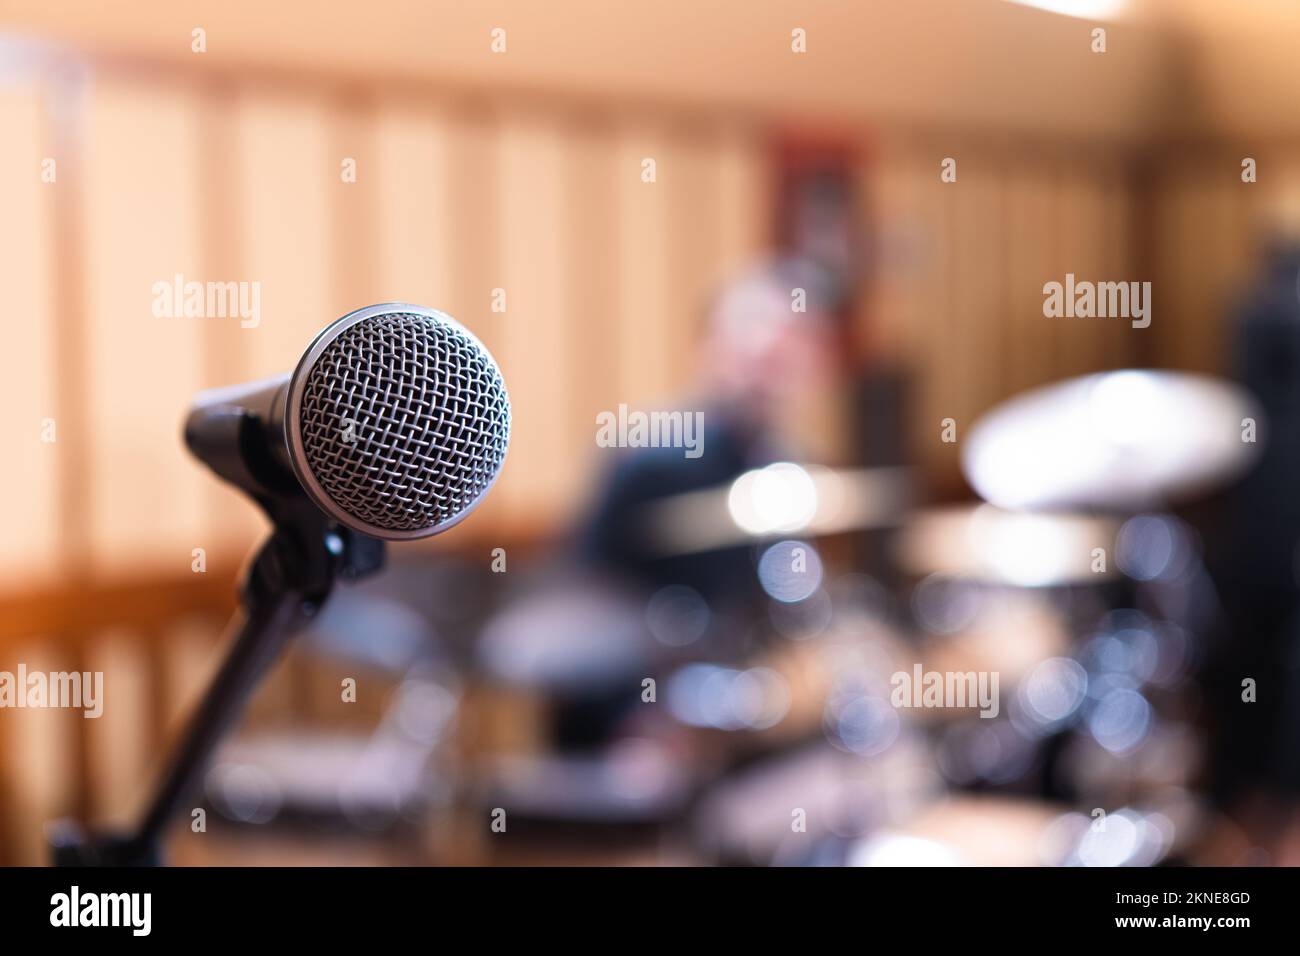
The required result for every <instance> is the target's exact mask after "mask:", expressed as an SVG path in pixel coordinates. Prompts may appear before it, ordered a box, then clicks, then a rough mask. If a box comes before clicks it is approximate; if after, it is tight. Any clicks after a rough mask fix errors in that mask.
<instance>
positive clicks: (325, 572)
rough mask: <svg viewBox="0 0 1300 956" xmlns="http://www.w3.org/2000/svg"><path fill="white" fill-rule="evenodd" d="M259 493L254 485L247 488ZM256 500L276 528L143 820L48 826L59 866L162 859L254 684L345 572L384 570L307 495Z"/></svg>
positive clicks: (377, 557)
mask: <svg viewBox="0 0 1300 956" xmlns="http://www.w3.org/2000/svg"><path fill="white" fill-rule="evenodd" d="M247 490H250V491H251V490H253V489H247ZM254 497H255V498H256V499H257V501H258V503H259V504H260V505H261V506H262V508H263V509H264V510H265V511H266V512H267V514H268V515H270V517H271V520H272V523H273V530H272V532H271V535H270V537H269V538H268V539H267V540H266V542H265V543H264V544H263V545H262V547H261V549H260V550H259V551H258V552H257V554H256V556H255V557H254V558H253V561H252V563H251V564H250V565H249V567H248V569H247V571H246V572H245V575H244V580H243V583H242V585H241V587H240V605H241V606H240V609H239V610H238V611H236V613H235V615H234V617H233V618H232V620H231V624H230V630H231V631H232V632H233V635H234V641H233V643H232V645H231V647H230V651H229V652H228V654H227V655H226V659H225V661H224V662H223V663H222V665H221V669H220V670H219V671H218V672H217V675H216V677H215V678H214V679H213V681H212V683H211V685H210V686H209V687H208V690H207V692H206V693H205V694H204V696H203V699H202V701H201V702H200V703H199V706H198V709H197V711H196V712H195V714H194V716H193V717H192V718H191V721H190V723H189V726H188V727H187V729H186V731H185V735H184V737H183V738H182V741H181V744H180V747H179V749H178V750H177V751H176V752H175V754H174V756H173V759H172V762H171V765H170V767H169V769H168V771H167V773H166V775H165V776H164V777H163V779H162V782H161V783H160V784H159V786H158V788H157V790H156V791H155V793H154V797H153V800H152V802H151V803H150V805H149V809H148V811H147V812H146V813H145V815H144V817H143V819H142V820H141V822H140V824H139V826H138V827H137V828H136V829H135V830H134V831H133V832H130V833H127V834H125V835H103V836H99V837H91V836H88V835H87V834H86V833H85V832H84V831H82V829H81V828H80V827H79V826H78V825H77V824H76V823H74V822H71V821H59V822H57V823H54V824H52V825H51V827H50V830H49V841H50V846H51V850H52V852H53V860H54V863H55V865H56V866H157V865H160V864H161V862H162V856H161V843H162V838H163V836H164V834H165V831H166V829H167V825H168V823H169V822H170V821H171V820H172V819H173V817H174V816H175V815H176V814H177V813H178V812H179V811H180V810H181V808H182V807H183V806H184V805H185V803H186V801H187V800H188V799H190V798H191V797H192V795H193V794H194V792H195V791H196V789H197V787H198V784H199V781H200V778H201V777H202V775H203V773H204V771H205V769H206V768H207V765H208V761H209V759H210V758H211V757H212V754H213V752H214V751H215V750H216V748H217V745H218V744H219V743H220V741H221V739H222V737H223V736H225V734H226V732H227V731H228V730H229V729H230V728H231V726H232V725H233V724H234V723H235V721H236V720H237V719H238V717H239V716H240V714H241V713H242V712H243V709H244V705H245V704H246V703H247V702H248V699H249V697H250V696H252V692H253V689H254V688H255V687H256V686H257V684H258V682H259V681H260V680H261V678H262V677H263V676H264V675H265V674H266V672H267V671H268V670H269V669H270V667H271V665H272V664H273V663H274V662H275V660H276V659H277V658H278V657H279V656H280V652H281V651H282V650H283V649H284V648H285V647H286V646H287V644H288V643H289V641H290V640H291V639H292V638H293V636H294V635H295V634H296V633H297V632H299V631H300V630H301V629H302V628H303V626H304V625H305V624H306V623H307V622H308V621H310V620H311V618H312V617H313V616H314V615H315V614H316V612H317V611H319V610H320V608H321V607H322V606H323V605H324V603H325V600H326V599H327V598H328V597H329V594H330V591H331V590H332V589H333V586H334V583H335V581H336V580H338V579H339V578H345V579H356V578H361V577H364V576H366V575H368V574H371V573H373V572H375V571H377V570H379V569H380V568H381V567H382V566H383V563H384V543H383V542H382V541H379V540H377V539H375V538H371V537H368V536H366V535H363V534H360V533H358V532H355V531H352V530H350V529H348V528H346V527H343V526H342V525H339V524H336V523H335V522H333V521H331V520H330V519H329V518H327V517H326V516H325V515H324V514H322V513H321V512H320V511H319V510H318V509H317V508H316V507H315V506H314V505H312V504H311V503H310V502H309V501H308V500H307V499H306V497H305V496H303V495H301V494H291V495H279V494H266V493H264V489H258V492H257V493H255V494H254Z"/></svg>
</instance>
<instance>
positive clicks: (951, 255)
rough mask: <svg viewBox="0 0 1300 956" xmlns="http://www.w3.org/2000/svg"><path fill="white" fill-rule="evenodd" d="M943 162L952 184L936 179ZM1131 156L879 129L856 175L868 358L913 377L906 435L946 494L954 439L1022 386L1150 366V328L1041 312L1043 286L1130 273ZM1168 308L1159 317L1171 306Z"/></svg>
mask: <svg viewBox="0 0 1300 956" xmlns="http://www.w3.org/2000/svg"><path fill="white" fill-rule="evenodd" d="M945 157H952V158H953V159H955V160H956V161H957V181H956V182H953V183H944V182H942V181H941V180H940V164H941V162H942V160H943V159H944V158H945ZM1134 168H1135V167H1134V163H1133V160H1132V157H1130V156H1129V155H1128V154H1126V153H1122V152H1116V151H1104V150H1099V149H1096V148H1089V147H1086V146H1079V145H1077V144H1071V145H1068V146H1066V145H1061V144H1054V143H1051V142H1046V143H1045V142H1043V141H1035V140H1023V141H1006V140H1005V139H1002V140H1001V141H999V140H998V139H996V138H994V139H990V138H985V139H982V140H979V139H970V138H965V139H963V138H961V137H951V138H939V137H934V138H897V137H886V138H885V140H884V141H883V142H881V143H880V144H879V145H878V147H877V148H876V149H875V150H873V151H872V153H871V155H870V157H869V159H868V161H867V162H865V163H864V164H863V166H862V169H861V175H860V181H861V186H862V190H861V191H862V194H863V197H864V200H863V201H864V203H865V204H866V207H867V212H866V215H867V216H868V217H871V218H872V219H874V221H875V222H876V227H877V245H876V260H875V263H874V276H875V278H874V280H873V284H872V294H871V295H870V296H869V297H868V298H867V300H866V301H865V302H864V304H863V308H862V311H861V313H860V316H859V320H860V322H861V324H862V328H863V333H864V335H865V336H866V337H867V340H868V342H869V357H870V358H873V359H879V360H883V361H887V362H893V363H898V364H901V365H902V366H903V367H905V368H907V369H908V370H909V371H910V372H911V374H912V376H913V377H914V378H913V392H912V397H913V403H912V406H911V407H910V409H909V420H908V422H907V427H906V431H905V434H906V436H907V437H908V439H909V440H910V441H911V451H912V455H913V458H914V460H915V461H916V462H917V463H918V464H920V465H922V466H923V468H924V474H926V475H927V477H928V478H929V479H930V480H931V481H932V482H933V483H934V484H935V485H937V486H938V487H939V488H940V489H942V490H943V491H944V492H946V493H951V492H952V491H953V490H955V489H957V488H958V487H959V486H960V477H959V469H958V451H959V448H960V443H958V444H949V443H944V442H941V441H940V440H939V439H940V427H941V426H940V422H941V421H942V420H943V419H945V418H953V419H955V420H956V422H957V426H958V437H959V439H960V437H961V436H962V435H963V434H964V430H965V429H967V428H969V427H970V425H971V423H972V422H973V421H974V420H975V419H976V418H978V416H979V415H980V414H982V413H983V412H985V411H987V410H988V409H989V408H991V407H992V406H993V405H995V404H996V403H997V402H999V401H1001V400H1002V399H1004V398H1007V397H1008V396H1010V395H1013V394H1015V393H1016V392H1019V391H1022V390H1024V389H1027V388H1032V387H1034V386H1036V385H1041V384H1045V383H1046V382H1049V381H1052V380H1054V379H1058V378H1064V377H1069V376H1073V375H1080V374H1084V373H1087V372H1092V371H1098V370H1101V369H1105V368H1117V367H1123V366H1126V365H1135V364H1142V362H1143V360H1144V357H1145V353H1146V351H1147V347H1148V346H1149V345H1150V344H1151V335H1152V332H1151V329H1134V328H1132V327H1131V326H1130V325H1129V323H1127V322H1123V321H1119V320H1114V319H1058V318H1047V317H1045V316H1044V315H1043V293H1042V288H1043V284H1044V283H1045V282H1049V281H1053V280H1056V281H1063V280H1064V277H1065V274H1066V273H1067V272H1073V273H1075V275H1076V276H1077V277H1078V278H1079V279H1092V280H1094V281H1098V280H1137V279H1143V278H1149V276H1147V275H1145V274H1144V272H1143V265H1142V262H1143V260H1142V256H1141V254H1140V250H1139V249H1138V248H1137V247H1136V240H1135V236H1136V233H1135V228H1136V226H1137V219H1138V217H1139V216H1140V215H1141V206H1140V201H1141V194H1140V192H1139V190H1138V189H1137V188H1136V181H1135V179H1134ZM1163 314H1164V313H1162V315H1163Z"/></svg>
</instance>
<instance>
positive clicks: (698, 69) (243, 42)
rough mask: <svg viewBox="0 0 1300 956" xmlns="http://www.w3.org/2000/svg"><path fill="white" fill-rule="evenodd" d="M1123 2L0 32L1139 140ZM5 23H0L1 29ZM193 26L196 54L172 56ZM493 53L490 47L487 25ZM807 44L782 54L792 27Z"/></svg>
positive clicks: (80, 15)
mask: <svg viewBox="0 0 1300 956" xmlns="http://www.w3.org/2000/svg"><path fill="white" fill-rule="evenodd" d="M1148 5H1149V0H1134V11H1133V12H1134V16H1133V17H1131V18H1129V19H1125V20H1123V21H1121V22H1117V23H1110V24H1107V25H1106V27H1107V29H1108V31H1109V33H1108V41H1109V42H1108V51H1107V53H1106V54H1105V55H1104V56H1098V55H1094V54H1093V53H1092V52H1091V51H1090V42H1091V41H1090V31H1091V29H1092V28H1093V26H1095V24H1094V23H1091V22H1089V21H1087V20H1078V19H1074V18H1071V17H1062V16H1058V15H1055V14H1052V13H1046V12H1043V11H1041V10H1035V9H1031V8H1028V7H1025V6H1021V5H1018V4H1013V3H1007V2H1005V0H872V2H870V3H867V2H846V0H803V2H801V3H798V4H790V3H787V2H785V0H744V2H743V3H734V2H715V3H701V2H699V0H657V2H654V3H611V2H609V0H550V2H546V3H538V2H534V0H487V2H474V3H464V2H460V0H372V2H370V3H368V4H366V5H365V7H364V9H362V8H358V7H356V6H355V5H349V4H325V3H318V2H314V0H280V2H276V3H263V2H257V0H233V2H227V3H222V4H211V3H207V2H202V0H135V2H133V3H132V4H131V6H130V11H129V13H128V12H125V11H124V9H122V8H117V7H114V6H112V5H104V4H97V3H93V2H91V0H72V2H64V3H48V2H46V0H8V2H7V3H6V4H5V11H4V13H5V14H6V15H7V17H8V23H9V24H10V28H11V29H13V30H16V31H21V32H25V33H28V34H32V35H35V36H38V37H48V38H51V39H54V40H57V41H60V42H68V43H72V44H75V45H78V46H83V47H85V48H87V49H90V50H94V51H98V52H109V53H113V54H117V55H121V56H125V57H129V58H130V57H134V58H139V57H144V58H147V59H153V60H164V61H168V62H179V63H183V64H185V65H187V66H191V67H194V68H196V69H200V70H203V69H208V70H212V69H238V70H240V71H241V72H244V73H245V74H247V75H256V74H257V72H258V71H259V70H265V69H268V68H270V69H274V70H276V71H278V72H281V73H283V74H286V75H288V76H297V77H306V76H310V75H313V74H325V75H327V76H334V77H338V76H349V77H352V78H362V79H366V80H375V79H381V78H387V79H402V78H405V79H413V80H420V81H430V80H432V81H435V82H438V83H440V84H450V85H454V86H461V87H464V88H467V89H477V90H496V91H502V90H512V91H514V92H516V93H519V94H522V95H526V96H532V97H537V98H542V99H546V98H549V99H555V98H557V97H571V98H577V99H580V100H583V101H588V102H589V101H592V100H602V99H603V100H607V101H608V100H613V101H616V102H619V103H621V104H627V103H629V102H632V101H648V102H652V103H658V104H663V105H665V106H667V107H670V108H679V107H682V106H687V105H693V106H697V107H699V106H707V107H708V108H710V109H728V110H742V111H748V112H754V113H758V114H760V115H763V116H766V117H772V118H780V119H782V120H783V121H793V122H803V123H810V122H812V123H815V122H825V121H834V122H841V123H844V122H849V123H866V122H870V123H892V122H902V123H906V124H919V125H922V126H936V125H941V126H960V127H966V128H976V129H979V128H985V127H998V128H1005V129H1013V130H1014V129H1019V130H1040V131H1050V132H1054V133H1059V134H1062V135H1070V136H1099V137H1103V138H1106V139H1113V138H1121V139H1130V140H1132V139H1141V138H1143V137H1145V136H1146V135H1148V133H1149V132H1150V129H1151V124H1152V122H1153V121H1160V120H1161V119H1163V118H1164V117H1165V116H1166V115H1167V107H1168V105H1169V103H1170V97H1171V96H1172V95H1173V93H1174V92H1175V90H1174V88H1173V86H1172V85H1171V80H1172V79H1173V75H1172V74H1171V66H1172V64H1171V60H1170V55H1171V51H1170V49H1169V43H1168V37H1167V35H1166V33H1165V32H1164V31H1163V30H1162V29H1161V28H1160V26H1159V25H1158V24H1157V23H1154V22H1151V21H1149V20H1148V19H1147V18H1145V17H1143V16H1142V15H1141V14H1143V13H1144V12H1145V11H1146V9H1147V7H1148ZM4 26H5V24H4V23H3V22H0V29H4ZM196 26H201V27H203V28H204V29H205V30H206V31H207V37H208V52H207V53H205V54H202V55H201V56H200V55H195V54H193V53H191V51H190V34H191V30H193V29H194V28H195V27H196ZM495 27H501V28H504V29H505V30H506V31H507V32H506V37H507V51H506V52H505V53H504V54H493V53H492V52H491V50H490V48H489V42H490V36H489V33H490V31H491V30H492V29H493V28H495ZM796 27H798V28H802V29H804V30H805V31H806V33H807V49H808V52H807V53H806V54H803V55H795V54H793V53H791V50H790V37H791V30H793V29H794V28H796Z"/></svg>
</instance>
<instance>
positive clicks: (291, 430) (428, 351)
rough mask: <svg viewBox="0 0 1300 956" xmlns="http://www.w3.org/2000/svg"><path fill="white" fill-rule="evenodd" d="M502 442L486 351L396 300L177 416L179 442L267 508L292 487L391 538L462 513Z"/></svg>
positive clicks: (442, 320)
mask: <svg viewBox="0 0 1300 956" xmlns="http://www.w3.org/2000/svg"><path fill="white" fill-rule="evenodd" d="M509 442H510V398H509V396H508V395H507V393H506V387H505V382H504V381H503V380H502V378H501V372H500V370H499V369H498V368H497V364H496V362H495V361H494V360H493V358H492V356H491V354H489V352H488V350H487V349H486V348H484V346H483V344H482V343H481V342H479V340H478V339H477V338H475V337H474V335H473V334H472V333H471V332H470V331H469V330H468V329H466V328H465V327H464V326H462V325H461V324H460V323H459V322H457V321H456V320H455V319H453V318H452V317H451V316H449V315H446V314H445V313H443V312H438V311H436V310H434V309H426V308H422V307H420V306H416V305H409V304H407V303H401V302H390V303H385V304H383V305H372V306H368V307H366V308H364V309H358V310H356V311H355V312H350V313H349V314H347V315H345V316H343V317H342V318H341V319H338V320H337V321H335V322H333V323H332V324H330V325H329V326H327V327H326V328H325V329H324V330H323V331H321V333H320V334H319V335H317V336H316V339H315V340H314V341H313V342H312V343H311V345H310V346H309V347H308V348H307V351H306V353H305V354H304V355H303V356H302V359H301V360H300V361H299V362H298V365H297V367H296V368H295V369H294V371H293V372H292V374H289V375H281V376H278V377H276V378H271V379H265V380H263V381H258V382H252V383H249V384H246V385H237V386H233V387H229V388H220V389H212V390H209V391H206V392H201V393H200V394H199V395H197V396H196V397H195V400H194V405H193V407H192V409H191V411H190V413H189V416H188V417H187V419H186V422H185V443H186V445H187V446H188V447H189V449H190V451H191V452H192V453H193V454H194V455H195V456H196V457H197V458H198V459H199V460H201V461H203V462H204V463H205V464H207V465H208V466H209V467H210V468H211V469H212V470H213V471H215V472H216V473H217V474H218V475H220V476H221V477H222V478H224V479H226V480H227V481H229V482H231V483H232V484H235V485H237V486H239V487H241V488H243V489H244V490H245V491H246V492H248V493H249V494H250V495H252V496H253V497H254V498H255V499H256V500H257V501H258V503H259V504H261V505H262V507H263V508H264V509H265V510H267V511H268V513H269V514H271V516H272V519H273V520H275V519H276V517H277V508H278V507H279V506H280V505H282V503H283V502H285V501H286V500H291V499H300V498H301V497H302V496H303V495H305V496H306V498H307V499H308V500H309V501H310V502H311V503H312V504H313V505H315V507H316V508H317V509H319V510H320V511H321V512H323V513H324V515H325V516H326V517H327V518H329V519H330V520H332V521H335V522H337V523H338V524H341V525H343V526H344V527H346V528H350V529H352V530H353V531H357V532H360V533H361V534H364V535H368V536H370V537H373V538H380V539H393V540H398V539H410V538H423V537H427V536H429V535H433V534H438V533H440V532H442V531H446V530H447V529H448V528H450V527H452V526H453V525H455V524H456V523H457V522H459V521H461V520H462V519H464V518H465V517H466V516H467V515H468V514H469V513H470V512H471V511H473V509H474V508H475V507H477V505H478V503H479V502H480V501H482V500H483V497H484V496H485V495H486V494H487V492H488V490H489V489H490V488H491V487H492V485H493V483H494V482H495V481H496V478H497V476H498V474H500V471H501V466H502V464H503V463H504V461H505V456H506V448H507V446H508V445H509Z"/></svg>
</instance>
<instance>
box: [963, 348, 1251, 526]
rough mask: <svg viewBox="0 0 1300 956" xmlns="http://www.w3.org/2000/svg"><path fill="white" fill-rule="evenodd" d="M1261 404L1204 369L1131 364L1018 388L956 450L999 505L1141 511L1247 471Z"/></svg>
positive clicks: (973, 480) (970, 476)
mask: <svg viewBox="0 0 1300 956" xmlns="http://www.w3.org/2000/svg"><path fill="white" fill-rule="evenodd" d="M1262 416H1263V413H1262V410H1261V408H1260V407H1259V404H1258V403H1257V402H1256V401H1255V400H1254V398H1253V397H1252V396H1251V395H1250V394H1249V393H1248V392H1246V391H1245V390H1244V389H1242V388H1240V387H1238V386H1237V385H1234V384H1231V383H1229V382H1225V381H1221V380H1218V379H1214V378H1210V377H1207V376H1203V375H1190V374H1186V373H1181V372H1162V371H1153V370H1148V369H1126V370H1123V371H1117V372H1104V373H1101V374H1098V375H1087V376H1084V377H1082V378H1075V379H1070V380H1068V381H1065V382H1060V383H1057V384H1054V385H1049V386H1046V387H1044V388H1040V389H1035V390H1034V391H1031V392H1028V393H1026V394H1024V395H1020V396H1017V397H1015V398H1013V399H1011V400H1009V401H1007V402H1005V403H1003V404H1002V405H1000V406H998V407H997V408H995V409H994V410H993V411H991V412H990V413H988V414H987V415H985V416H984V417H983V418H981V419H980V420H979V421H978V422H976V423H975V425H974V426H973V427H972V428H971V430H970V433H969V435H968V437H967V439H966V441H965V442H964V444H963V448H962V470H963V472H964V473H965V475H966V479H967V480H968V481H969V482H970V484H971V486H972V487H974V489H975V490H976V491H977V492H978V493H979V495H980V496H981V497H982V498H984V500H986V501H989V502H991V503H993V504H995V505H998V506H1000V507H1003V508H1026V509H1043V508H1103V509H1114V510H1118V511H1136V510H1141V509H1143V508H1147V507H1152V506H1158V505H1162V504H1166V503H1169V502H1170V501H1176V500H1180V499H1181V500H1186V499H1191V498H1195V497H1197V496H1198V495H1201V494H1204V493H1207V492H1209V491H1211V490H1213V489H1215V488H1217V487H1220V486H1222V485H1225V484H1228V483H1230V482H1232V481H1233V480H1235V479H1236V478H1239V477H1240V476H1241V475H1243V474H1245V472H1246V471H1248V470H1249V469H1250V467H1251V466H1252V465H1253V464H1254V462H1255V460H1256V458H1257V457H1258V455H1259V451H1260V445H1259V443H1258V442H1257V441H1256V438H1257V437H1258V438H1260V439H1262V434H1260V433H1261V432H1262V429H1263V427H1264V422H1263V420H1262Z"/></svg>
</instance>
